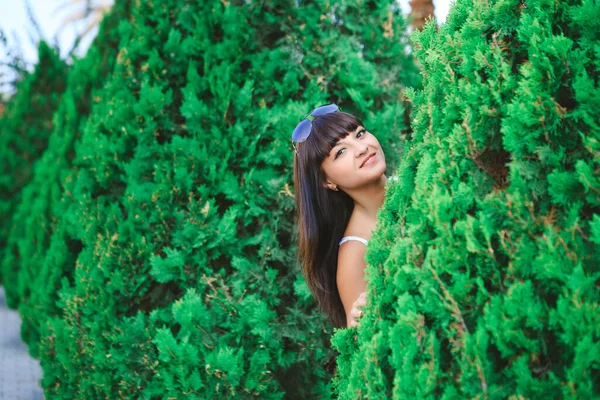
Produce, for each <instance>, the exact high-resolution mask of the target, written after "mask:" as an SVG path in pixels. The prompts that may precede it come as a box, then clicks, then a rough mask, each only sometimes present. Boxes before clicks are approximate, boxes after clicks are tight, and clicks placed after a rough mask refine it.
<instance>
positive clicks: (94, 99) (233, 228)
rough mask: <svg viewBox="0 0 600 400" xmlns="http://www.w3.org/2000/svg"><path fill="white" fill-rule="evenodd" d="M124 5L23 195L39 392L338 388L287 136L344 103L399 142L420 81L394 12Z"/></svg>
mask: <svg viewBox="0 0 600 400" xmlns="http://www.w3.org/2000/svg"><path fill="white" fill-rule="evenodd" d="M123 4H124V3H123V2H120V1H117V2H116V5H115V7H116V9H115V10H114V11H113V13H112V14H111V16H109V17H108V20H107V21H105V23H104V26H103V29H104V30H103V32H104V33H103V35H104V36H102V34H101V37H99V38H98V39H97V46H96V47H92V49H90V53H89V54H88V55H87V56H86V58H85V59H83V60H81V61H78V62H77V63H75V65H74V66H73V71H72V72H71V75H70V77H69V88H68V89H67V92H66V94H65V96H64V98H63V101H62V103H61V106H60V108H59V111H58V112H57V114H56V115H55V125H56V126H55V128H54V131H53V133H52V136H51V138H50V145H49V148H48V151H47V152H46V153H45V154H44V157H43V158H42V160H41V163H42V165H44V167H45V168H44V169H42V168H41V167H40V171H39V172H38V173H37V175H36V176H35V177H34V179H33V183H32V184H31V185H30V186H31V189H30V192H28V193H29V194H28V196H29V197H26V199H27V201H28V202H29V203H28V204H26V203H25V201H24V203H23V204H21V210H25V208H26V207H30V214H31V215H30V216H28V221H29V222H28V224H27V225H26V227H25V228H24V229H23V231H21V232H20V233H19V234H18V235H17V237H16V239H15V243H18V245H19V246H22V247H20V248H28V249H31V250H30V252H29V253H28V255H27V259H26V260H24V262H22V263H21V264H20V265H19V267H20V268H21V271H20V272H21V275H20V277H21V280H22V283H25V282H31V283H30V286H31V288H32V289H31V294H30V295H25V296H23V297H22V298H21V303H22V307H21V312H22V314H23V317H24V328H23V336H24V337H25V338H26V339H27V340H28V341H29V343H30V346H31V348H32V349H33V350H32V352H34V354H36V355H39V356H40V358H41V364H42V367H43V369H44V379H43V386H44V387H45V391H46V396H47V398H60V399H71V398H79V399H91V398H111V399H112V398H145V399H150V398H165V399H166V398H218V399H222V398H233V397H245V398H250V397H258V398H261V399H263V398H264V399H280V398H283V397H284V396H285V397H286V398H303V399H304V398H328V397H330V392H331V389H330V380H331V377H332V367H333V366H334V363H335V352H334V351H333V350H332V349H331V345H330V343H329V340H330V336H331V333H332V332H331V327H330V325H329V324H328V322H327V321H326V319H325V317H324V316H323V315H321V314H320V313H319V312H318V311H317V309H316V306H315V303H314V300H313V298H312V296H311V294H310V292H309V291H308V288H307V287H306V284H305V282H304V279H303V277H302V275H301V274H300V267H299V266H298V265H296V263H295V260H296V258H297V257H296V253H297V249H296V246H295V245H294V243H295V241H294V232H295V228H294V220H293V218H292V216H293V211H294V198H293V193H292V192H291V183H292V176H291V166H292V147H291V142H290V135H291V132H292V130H293V128H294V126H295V124H297V123H298V121H299V119H301V118H302V117H304V116H305V115H306V114H307V113H308V112H309V111H310V110H311V109H312V108H314V107H315V106H317V105H320V104H323V103H328V102H336V103H338V104H340V105H341V107H342V108H343V109H344V110H345V111H349V112H352V113H355V114H356V115H357V116H359V117H361V118H362V119H363V120H364V122H365V124H367V125H368V126H369V128H370V130H372V131H373V132H376V133H377V134H378V137H379V138H380V141H381V143H382V144H383V145H384V146H386V150H387V153H389V154H394V153H397V152H398V151H399V150H400V149H401V146H400V145H399V142H401V141H400V137H401V135H402V134H405V133H406V132H407V129H408V128H407V126H406V123H405V120H406V118H407V112H406V109H405V106H404V104H403V96H402V91H403V88H404V86H405V84H407V85H410V86H415V85H417V84H418V81H419V75H418V72H417V70H416V68H415V66H414V64H413V62H412V59H411V56H407V55H406V54H405V50H404V48H405V46H406V44H407V38H406V37H405V33H404V32H405V26H404V21H403V19H402V17H401V14H400V10H399V8H398V6H397V5H395V4H394V1H389V0H387V1H367V2H353V1H333V2H327V3H325V2H323V3H321V2H317V4H310V5H304V4H301V5H298V4H297V2H296V1H287V0H286V1H284V0H282V1H275V2H272V1H253V2H242V1H234V2H223V1H218V0H209V1H204V2H187V1H183V0H181V1H178V0H168V1H167V0H165V1H162V2H152V3H150V2H139V3H137V4H136V5H135V6H134V7H133V9H132V12H131V17H130V18H128V17H127V15H129V14H128V13H125V9H126V8H125V6H123ZM117 21H119V22H120V23H119V24H118V27H116V26H115V25H116V24H115V22H117ZM109 25H110V26H112V30H109V29H107V27H108V26H109ZM117 38H118V43H117V41H116V39H117ZM103 46H106V47H110V49H114V50H115V51H117V50H118V57H117V61H116V63H115V64H114V68H112V70H111V69H110V65H111V64H110V62H111V61H110V60H112V59H113V58H112V57H113V56H114V53H112V52H106V53H103V52H102V51H101V50H102V49H103V48H104V47H103ZM101 55H103V57H104V58H103V60H104V61H103V62H104V64H103V63H101V62H100V60H98V57H100V56H101ZM107 70H110V73H109V74H106V71H107ZM83 71H86V72H87V73H88V74H90V75H91V76H87V77H86V78H85V80H84V75H83ZM105 77H106V78H105ZM83 80H84V81H83ZM82 81H83V82H82ZM73 85H74V86H75V87H72V86H73ZM100 86H102V87H101V88H100ZM76 90H77V91H76ZM80 100H81V101H83V103H79V101H80ZM80 104H85V105H86V107H84V108H82V107H81V106H80ZM88 113H89V118H88V117H86V115H87V114H88ZM32 205H33V207H32ZM22 212H23V211H22ZM33 226H36V227H38V231H37V232H33V231H32V227H33ZM24 303H25V305H24Z"/></svg>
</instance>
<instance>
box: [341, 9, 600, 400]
mask: <svg viewBox="0 0 600 400" xmlns="http://www.w3.org/2000/svg"><path fill="white" fill-rule="evenodd" d="M599 21H600V4H599V3H598V2H596V1H591V0H583V1H581V0H580V1H560V2H559V1H542V0H537V1H534V0H527V1H513V0H510V1H509V0H499V1H494V0H488V1H469V0H458V1H457V2H456V3H455V4H454V5H453V6H452V8H451V10H450V14H449V16H448V20H447V22H446V23H445V24H443V25H442V26H441V27H440V29H439V31H436V27H435V25H434V23H433V22H432V21H429V23H428V24H427V26H426V27H425V29H424V30H423V31H422V32H416V33H415V34H414V37H413V39H414V47H415V49H416V50H415V51H416V55H417V57H418V59H419V61H420V62H421V63H422V65H423V67H424V71H425V72H424V73H423V76H424V82H423V83H424V88H423V90H421V91H412V92H411V93H409V97H410V98H411V99H412V101H413V102H414V106H415V113H414V116H413V119H412V125H413V133H414V137H413V140H412V142H411V143H410V144H408V145H407V150H406V153H405V154H404V155H403V157H402V161H401V164H400V167H399V169H398V176H399V179H398V181H397V183H393V182H392V183H391V185H390V187H389V189H388V193H387V196H386V201H385V204H384V205H383V207H382V209H381V210H380V213H379V219H380V221H379V223H378V227H377V229H376V231H375V232H374V234H373V238H372V240H371V241H370V242H369V247H368V250H367V255H366V257H367V263H368V267H367V270H366V277H367V280H369V286H368V288H367V293H368V295H367V302H368V305H367V307H365V315H364V317H362V318H363V319H362V321H361V326H360V327H359V328H352V329H346V330H338V331H336V332H335V335H334V337H333V338H332V341H333V343H334V347H335V348H336V349H339V351H340V353H341V355H340V357H339V360H338V361H339V367H338V371H339V374H338V375H337V376H336V379H335V381H334V388H335V389H336V390H337V392H338V394H339V398H341V399H350V398H370V399H379V398H397V399H401V398H402V399H403V398H409V399H455V398H461V399H462V398H479V399H505V398H510V399H522V398H529V399H562V398H570V399H575V398H576V399H592V398H598V397H599V396H600V304H599V302H600V292H599V290H598V282H599V281H598V279H599V278H600V262H599V260H600V126H599V121H600V88H599V82H598V78H599V77H598V71H599V69H600V46H599V44H598V43H600V41H599V40H600V22H599Z"/></svg>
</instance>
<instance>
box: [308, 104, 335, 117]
mask: <svg viewBox="0 0 600 400" xmlns="http://www.w3.org/2000/svg"><path fill="white" fill-rule="evenodd" d="M338 109H339V107H338V106H337V105H335V104H329V105H327V106H323V107H319V108H317V109H315V111H313V112H312V113H311V114H310V115H312V116H313V117H318V116H320V115H325V114H329V113H332V112H334V111H337V110H338Z"/></svg>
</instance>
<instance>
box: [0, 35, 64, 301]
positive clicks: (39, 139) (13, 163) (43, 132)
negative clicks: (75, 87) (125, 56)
mask: <svg viewBox="0 0 600 400" xmlns="http://www.w3.org/2000/svg"><path fill="white" fill-rule="evenodd" d="M5 43H6V42H5ZM8 58H9V60H8V61H7V62H6V66H8V67H9V68H11V69H13V70H15V71H16V75H15V77H13V79H16V80H13V81H11V82H5V83H6V85H8V86H12V85H16V89H17V92H16V93H17V94H16V95H15V96H12V97H10V98H9V99H8V102H7V104H5V105H4V104H3V105H2V109H1V110H0V260H2V259H4V258H5V257H7V255H6V254H5V252H6V250H7V249H8V246H7V240H8V236H9V234H10V231H11V226H12V225H13V224H20V223H22V222H23V221H22V220H19V219H16V218H14V219H13V218H12V216H13V213H14V212H15V209H16V207H17V206H18V205H19V204H20V203H21V189H22V188H23V187H24V186H25V185H26V184H27V183H28V182H29V181H30V180H31V177H32V175H33V171H32V169H33V166H34V163H35V161H36V160H37V159H38V158H39V157H40V155H41V154H42V153H43V152H44V150H46V147H47V145H48V137H49V136H50V133H51V132H52V115H53V114H54V111H56V108H57V107H58V103H59V101H60V98H61V95H62V93H63V91H64V90H65V86H66V81H67V71H68V68H67V65H66V64H65V63H64V62H63V61H61V60H60V59H59V58H58V54H57V50H56V49H52V48H50V47H49V46H48V44H47V43H46V42H40V44H39V51H38V59H39V62H38V64H37V65H36V66H35V70H34V71H33V73H28V72H27V70H26V69H24V68H23V69H21V68H22V67H21V66H23V65H24V63H23V62H22V59H21V58H20V57H19V56H15V55H14V54H11V53H9V54H8ZM11 58H12V60H11ZM16 264H18V262H15V263H14V264H13V266H16ZM4 272H5V271H3V269H0V283H2V276H3V273H4ZM6 272H7V273H8V274H9V275H8V281H9V282H16V268H10V271H6ZM9 291H10V288H9ZM7 301H8V302H9V305H10V306H12V307H15V305H16V303H15V301H16V299H15V297H9V298H8V299H7Z"/></svg>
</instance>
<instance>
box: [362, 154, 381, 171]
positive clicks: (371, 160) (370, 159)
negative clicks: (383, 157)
mask: <svg viewBox="0 0 600 400" xmlns="http://www.w3.org/2000/svg"><path fill="white" fill-rule="evenodd" d="M375 157H377V156H376V155H375V153H373V154H371V155H370V156H369V157H367V158H365V160H364V161H363V163H362V164H361V165H360V168H362V167H364V166H365V165H371V164H373V163H374V162H375Z"/></svg>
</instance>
